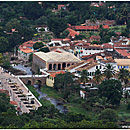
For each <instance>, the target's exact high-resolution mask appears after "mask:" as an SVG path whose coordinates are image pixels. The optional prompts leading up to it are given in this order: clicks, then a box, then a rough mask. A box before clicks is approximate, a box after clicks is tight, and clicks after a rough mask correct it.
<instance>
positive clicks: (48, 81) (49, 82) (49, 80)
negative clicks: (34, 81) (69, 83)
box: [46, 71, 65, 87]
mask: <svg viewBox="0 0 130 130" xmlns="http://www.w3.org/2000/svg"><path fill="white" fill-rule="evenodd" d="M64 73H65V72H64V71H59V72H56V73H53V74H51V75H48V77H47V78H46V85H47V86H49V87H53V86H54V79H55V77H56V75H57V74H64Z"/></svg>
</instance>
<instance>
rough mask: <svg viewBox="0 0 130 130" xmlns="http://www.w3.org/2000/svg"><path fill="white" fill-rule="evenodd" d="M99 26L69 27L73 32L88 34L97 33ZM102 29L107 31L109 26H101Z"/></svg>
mask: <svg viewBox="0 0 130 130" xmlns="http://www.w3.org/2000/svg"><path fill="white" fill-rule="evenodd" d="M99 27H100V26H99V25H97V26H71V29H74V30H75V31H77V32H81V33H82V32H86V33H87V32H90V31H93V32H98V31H99ZM103 28H105V29H109V26H108V25H103Z"/></svg>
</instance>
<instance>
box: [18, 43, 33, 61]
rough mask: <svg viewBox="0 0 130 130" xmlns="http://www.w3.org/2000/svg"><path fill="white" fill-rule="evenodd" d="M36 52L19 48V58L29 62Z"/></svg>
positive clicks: (24, 47)
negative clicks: (30, 56) (32, 54)
mask: <svg viewBox="0 0 130 130" xmlns="http://www.w3.org/2000/svg"><path fill="white" fill-rule="evenodd" d="M33 52H34V51H33V50H32V49H30V48H27V47H26V46H23V47H19V48H18V58H19V59H22V60H25V61H28V59H29V55H30V54H31V53H33Z"/></svg>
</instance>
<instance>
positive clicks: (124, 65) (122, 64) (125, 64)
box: [114, 59, 130, 71]
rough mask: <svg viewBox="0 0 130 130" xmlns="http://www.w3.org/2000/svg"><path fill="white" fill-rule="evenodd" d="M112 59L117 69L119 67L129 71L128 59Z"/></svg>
mask: <svg viewBox="0 0 130 130" xmlns="http://www.w3.org/2000/svg"><path fill="white" fill-rule="evenodd" d="M114 60H115V62H116V63H117V66H118V69H117V71H119V69H122V68H124V69H127V70H129V71H130V59H114Z"/></svg>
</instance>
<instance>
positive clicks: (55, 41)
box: [48, 38, 70, 47]
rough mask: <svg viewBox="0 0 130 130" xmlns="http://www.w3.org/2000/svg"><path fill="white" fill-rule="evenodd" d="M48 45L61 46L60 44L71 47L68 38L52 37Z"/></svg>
mask: <svg viewBox="0 0 130 130" xmlns="http://www.w3.org/2000/svg"><path fill="white" fill-rule="evenodd" d="M48 46H49V47H55V46H57V47H60V46H66V47H69V46H70V44H69V42H68V40H65V39H60V38H59V39H51V42H49V43H48Z"/></svg>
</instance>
